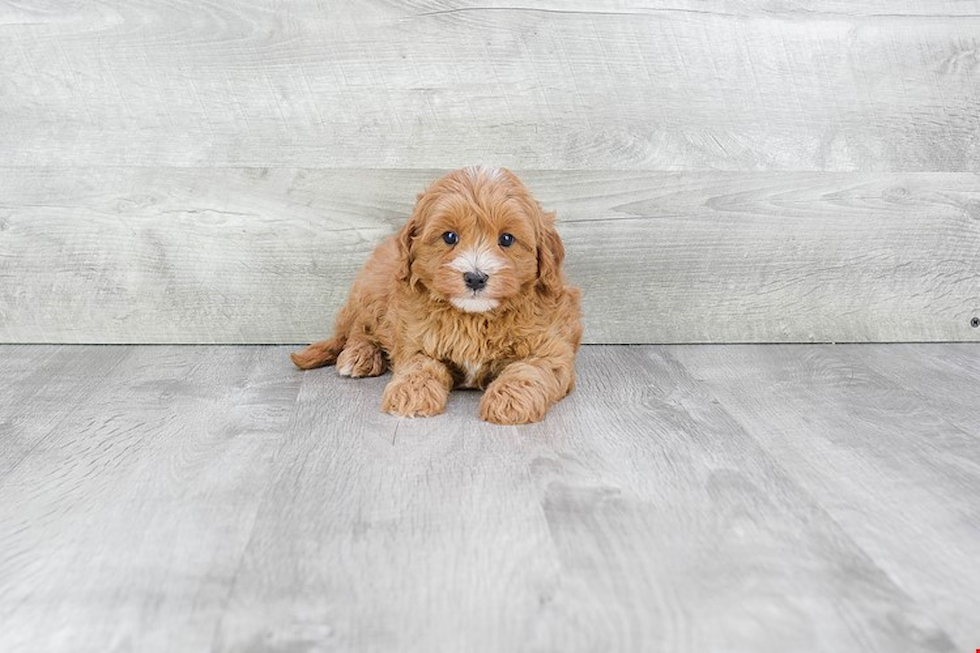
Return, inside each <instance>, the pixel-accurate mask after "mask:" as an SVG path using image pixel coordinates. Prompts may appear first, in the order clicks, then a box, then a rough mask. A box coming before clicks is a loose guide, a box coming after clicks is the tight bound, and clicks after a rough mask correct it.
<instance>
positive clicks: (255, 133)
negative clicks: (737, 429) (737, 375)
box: [0, 0, 980, 343]
mask: <svg viewBox="0 0 980 653" xmlns="http://www.w3.org/2000/svg"><path fill="white" fill-rule="evenodd" d="M0 62H3V63H2V66H0V341H5V342H106V343H115V342H188V343H196V342H208V343H220V342H235V343H242V342H304V341H307V340H310V339H312V338H316V337H321V336H323V335H326V334H327V333H328V332H329V329H330V323H331V322H332V317H333V313H334V311H335V310H336V309H337V307H338V306H339V305H340V303H341V302H342V301H343V299H344V297H345V294H346V291H347V285H348V284H349V282H350V280H351V278H352V277H353V274H354V273H355V272H356V269H357V267H358V266H359V265H360V263H361V262H362V261H363V260H364V258H365V257H366V255H367V253H368V252H369V251H370V249H371V248H372V247H373V246H374V244H376V243H377V242H378V241H379V240H380V239H381V238H383V237H384V236H385V235H386V234H388V233H391V232H392V231H394V230H395V229H396V228H397V226H398V225H399V223H400V222H401V221H402V220H403V219H404V218H405V216H406V215H407V214H408V212H409V210H410V209H411V204H412V200H413V198H414V195H415V193H416V192H418V191H419V190H421V189H422V187H424V185H425V184H426V183H427V182H428V181H429V180H431V179H433V178H434V177H436V176H438V175H439V174H440V173H441V172H442V171H444V170H446V169H451V168H455V167H460V166H464V165H470V164H474V163H484V164H490V165H505V166H508V167H510V168H513V169H514V170H516V171H517V172H519V173H520V174H522V176H524V177H525V178H526V179H527V181H528V183H529V185H530V186H531V188H532V190H534V192H535V193H536V194H537V195H538V197H539V198H540V199H541V200H542V202H543V203H544V204H545V206H546V207H547V208H551V209H556V210H557V211H558V216H559V228H560V231H561V232H562V235H563V236H564V238H565V241H566V247H567V250H568V269H569V273H570V276H571V277H572V279H573V280H574V281H575V282H577V283H578V284H579V285H581V286H582V287H583V291H584V305H585V312H586V325H587V328H586V340H587V341H588V342H605V343H611V342H792V341H837V342H843V341H898V340H980V328H975V327H972V326H971V320H972V319H973V318H974V317H980V262H978V261H980V176H978V174H977V172H978V170H980V1H971V0H960V1H954V0H949V1H941V0H936V1H929V2H922V1H912V0H879V1H871V0H818V1H816V2H799V1H795V0H704V1H696V0H673V1H671V2H657V1H653V0H621V1H617V2H613V1H607V2H601V1H598V2H585V1H584V0H566V1H562V2H558V1H554V2H526V3H513V2H504V1H503V0H480V1H475V0H410V1H395V0H390V1H383V0H365V1H363V2H357V3H349V2H342V1H340V0H330V1H328V0H295V1H291V2H283V3H269V2H261V1H258V0H227V1H224V2H212V1H201V2H199V1H195V2H188V1H183V0H127V1H125V2H124V1H123V0H104V1H95V0H73V1H71V2H60V1H54V0H51V1H47V0H39V1H37V2H34V1H32V2H26V1H24V2H20V1H15V0H7V1H0Z"/></svg>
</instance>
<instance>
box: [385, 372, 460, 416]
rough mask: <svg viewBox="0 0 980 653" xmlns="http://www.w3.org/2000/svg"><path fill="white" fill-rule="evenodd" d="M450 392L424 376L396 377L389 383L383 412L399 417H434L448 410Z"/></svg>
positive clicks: (432, 379)
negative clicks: (447, 403)
mask: <svg viewBox="0 0 980 653" xmlns="http://www.w3.org/2000/svg"><path fill="white" fill-rule="evenodd" d="M448 398H449V391H448V390H447V389H446V388H445V387H444V386H443V385H442V384H440V383H439V381H438V380H436V379H434V378H432V377H431V376H427V375H424V374H411V375H409V376H403V377H396V378H393V379H392V380H391V381H389V382H388V385H387V386H386V387H385V392H384V396H383V397H382V398H381V410H383V411H384V412H386V413H391V414H392V415H398V416H399V417H432V416H433V415H438V414H439V413H441V412H443V411H444V410H445V409H446V400H447V399H448Z"/></svg>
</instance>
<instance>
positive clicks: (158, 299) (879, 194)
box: [0, 168, 980, 343]
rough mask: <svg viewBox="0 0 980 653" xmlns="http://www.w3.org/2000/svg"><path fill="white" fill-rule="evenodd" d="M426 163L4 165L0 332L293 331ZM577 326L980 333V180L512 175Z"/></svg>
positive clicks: (613, 339)
mask: <svg viewBox="0 0 980 653" xmlns="http://www.w3.org/2000/svg"><path fill="white" fill-rule="evenodd" d="M439 174H440V171H435V170H425V171H421V170H420V171H398V170H346V171H338V170H331V171H327V170H311V169H266V168H261V169H250V168H248V169H238V168H235V169H224V168H220V169H210V168H204V169H174V168H163V169H160V168H82V169H75V168H70V169H65V168H42V169H36V170H28V169H17V168H6V169H3V174H2V175H0V341H6V342H75V343H79V342H104V343H126V342H144V343H174V342H176V343H180V342H187V343H197V342H204V343H252V342H266V343H287V342H294V343H299V342H308V341H311V340H313V339H316V338H320V337H323V336H325V335H327V333H328V332H329V331H330V329H331V325H332V319H333V315H334V312H335V311H336V310H337V308H339V306H340V304H341V303H342V302H343V301H344V299H345V297H346V295H347V292H348V288H349V285H350V282H351V280H352V278H353V275H354V274H355V272H356V271H357V269H359V267H360V266H361V265H362V263H363V261H364V260H366V258H367V255H368V253H369V252H370V251H371V249H372V248H373V247H374V246H375V245H376V244H377V243H378V242H379V241H380V240H381V239H382V238H384V237H385V236H386V235H387V234H390V233H393V232H394V231H395V230H396V229H397V228H398V226H400V225H401V224H402V223H403V221H404V220H405V218H406V216H407V215H408V213H409V212H410V211H411V207H412V203H413V201H414V197H415V194H416V193H417V192H418V191H420V190H421V189H422V188H424V187H425V185H426V184H427V183H428V182H429V181H431V180H432V179H434V178H435V177H436V176H438V175H439ZM522 174H523V176H524V177H525V178H526V180H527V182H528V183H529V185H530V186H531V188H532V190H533V191H534V193H535V194H536V195H537V196H538V197H539V199H540V200H541V201H542V203H543V204H544V206H545V207H546V208H548V209H555V210H557V212H558V217H559V229H560V231H561V234H562V236H563V238H564V240H565V244H566V250H567V253H568V258H567V265H568V272H569V275H570V278H571V279H572V281H573V282H574V283H576V284H578V285H580V286H581V287H582V288H583V291H584V299H583V303H584V310H585V324H586V334H585V338H586V341H587V342H591V343H620V342H621V343H650V342H810V341H827V342H833V341H836V342H844V341H859V342H864V341H902V340H924V341H928V340H940V341H949V340H974V341H975V340H980V329H976V328H971V326H970V320H971V318H972V317H974V316H977V315H980V293H978V286H977V279H978V278H980V177H978V176H977V175H975V174H951V173H915V174H912V173H901V174H878V173H869V174H843V173H836V174H831V173H725V172H701V173H694V172H685V173H664V172H661V173H643V172H609V171H606V172H602V171H594V172H550V171H524V172H523V173H522Z"/></svg>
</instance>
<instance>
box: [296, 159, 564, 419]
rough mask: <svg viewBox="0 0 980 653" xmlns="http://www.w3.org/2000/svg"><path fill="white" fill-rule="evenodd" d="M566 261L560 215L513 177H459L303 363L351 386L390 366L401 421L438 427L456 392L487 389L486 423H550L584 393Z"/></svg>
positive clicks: (366, 275)
mask: <svg viewBox="0 0 980 653" xmlns="http://www.w3.org/2000/svg"><path fill="white" fill-rule="evenodd" d="M564 255H565V250H564V247H563V246H562V242H561V238H559V236H558V232H557V231H556V230H555V224H554V214H553V213H545V212H543V211H542V210H541V207H540V205H539V204H538V203H537V202H536V201H535V200H534V198H532V197H531V194H530V193H529V192H528V190H527V188H526V187H525V186H524V184H523V183H521V181H520V180H519V179H518V178H517V176H516V175H514V174H513V173H512V172H510V171H509V170H504V169H498V168H485V167H471V168H465V169H462V170H457V171H455V172H451V173H449V174H447V175H446V176H444V177H442V178H440V179H438V180H437V181H435V182H434V183H433V184H432V185H431V186H430V187H429V188H428V190H426V191H425V192H424V193H422V194H421V195H419V197H418V202H417V203H416V205H415V209H414V211H413V212H412V216H411V218H410V219H409V220H408V223H407V224H405V226H404V227H402V229H401V230H400V231H399V232H398V233H397V234H395V235H394V236H392V237H391V238H389V239H388V240H386V241H385V242H383V243H382V244H381V245H379V246H378V248H377V249H376V250H375V251H374V253H373V254H372V255H371V257H370V258H369V259H368V261H367V263H366V264H365V266H364V268H363V269H362V270H361V271H360V273H359V274H358V276H357V278H356V279H355V281H354V285H353V287H352V289H351V293H350V297H349V298H348V300H347V303H346V304H345V305H344V307H343V308H342V309H341V311H340V313H339V314H338V316H337V321H336V324H335V326H334V336H333V338H331V339H330V340H324V341H322V342H317V343H314V344H312V345H310V346H308V347H306V348H305V349H303V350H302V351H299V352H296V353H295V354H292V360H293V362H294V363H295V364H296V366H297V367H299V368H301V369H310V368H314V367H321V366H323V365H332V364H336V365H337V371H338V372H339V373H340V374H342V375H344V376H351V377H365V376H378V375H380V374H383V373H384V372H385V370H386V369H387V367H388V366H389V364H390V366H391V368H392V371H393V373H394V374H393V377H392V379H391V381H390V382H389V383H388V385H387V387H386V388H385V391H384V397H383V398H382V402H381V408H382V410H384V411H386V412H388V413H392V414H394V415H401V416H405V417H424V416H430V415H436V414H438V413H441V412H443V410H444V409H445V407H446V400H447V399H448V397H449V391H450V390H451V389H453V388H479V389H483V390H485V392H484V395H483V397H482V399H481V402H480V417H482V418H483V419H484V420H487V421H490V422H496V423H498V424H521V423H527V422H536V421H539V420H541V419H542V418H543V417H544V416H545V413H546V412H547V411H548V408H549V407H550V406H551V405H552V404H553V403H555V402H557V401H559V400H560V399H561V398H563V397H564V396H565V395H567V394H568V393H569V392H570V391H571V390H572V387H573V386H574V384H575V354H576V352H577V351H578V347H579V343H580V341H581V338H582V326H581V322H580V307H579V303H580V302H579V290H578V289H577V288H573V287H570V286H568V285H566V282H565V275H564V272H563V270H562V261H563V259H564Z"/></svg>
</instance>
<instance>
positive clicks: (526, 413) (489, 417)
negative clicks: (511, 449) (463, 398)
mask: <svg viewBox="0 0 980 653" xmlns="http://www.w3.org/2000/svg"><path fill="white" fill-rule="evenodd" d="M547 412H548V399H547V397H545V395H544V392H542V391H541V389H540V388H537V387H535V386H534V384H532V383H531V382H530V381H528V380H525V379H514V378H510V379H507V378H500V379H497V380H496V381H494V382H493V383H491V384H490V385H489V386H488V387H487V391H486V392H484V393H483V399H481V400H480V418H481V419H483V420H485V421H487V422H493V423H494V424H530V423H531V422H540V421H541V420H542V419H544V416H545V413H547Z"/></svg>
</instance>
